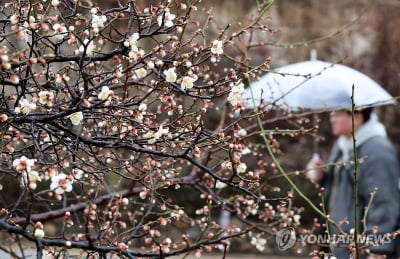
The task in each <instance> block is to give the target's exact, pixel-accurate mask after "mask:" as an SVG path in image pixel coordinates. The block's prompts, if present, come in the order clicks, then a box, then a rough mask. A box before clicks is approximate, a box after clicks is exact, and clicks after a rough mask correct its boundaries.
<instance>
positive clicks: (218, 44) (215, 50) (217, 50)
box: [211, 40, 224, 55]
mask: <svg viewBox="0 0 400 259" xmlns="http://www.w3.org/2000/svg"><path fill="white" fill-rule="evenodd" d="M223 47H224V44H223V43H222V41H220V40H214V41H213V43H212V45H211V53H212V54H216V55H221V54H222V53H224V50H223Z"/></svg>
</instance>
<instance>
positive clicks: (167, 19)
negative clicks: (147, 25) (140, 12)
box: [157, 10, 176, 27]
mask: <svg viewBox="0 0 400 259" xmlns="http://www.w3.org/2000/svg"><path fill="white" fill-rule="evenodd" d="M163 17H164V20H163ZM175 18H176V15H175V14H171V13H170V12H169V10H166V11H165V13H164V14H163V15H160V16H158V17H157V22H158V26H162V25H164V26H165V27H172V26H174V22H173V20H174V19H175Z"/></svg>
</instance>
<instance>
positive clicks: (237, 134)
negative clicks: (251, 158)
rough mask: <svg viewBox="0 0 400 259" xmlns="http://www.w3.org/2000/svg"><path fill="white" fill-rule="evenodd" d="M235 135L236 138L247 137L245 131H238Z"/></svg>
mask: <svg viewBox="0 0 400 259" xmlns="http://www.w3.org/2000/svg"><path fill="white" fill-rule="evenodd" d="M235 135H236V136H238V137H244V136H246V135H247V131H246V130H245V129H240V130H238V131H237V132H236V134H235Z"/></svg>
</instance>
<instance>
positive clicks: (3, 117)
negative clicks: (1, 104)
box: [0, 113, 8, 121]
mask: <svg viewBox="0 0 400 259" xmlns="http://www.w3.org/2000/svg"><path fill="white" fill-rule="evenodd" d="M6 120H8V116H7V114H5V113H2V114H0V121H6Z"/></svg>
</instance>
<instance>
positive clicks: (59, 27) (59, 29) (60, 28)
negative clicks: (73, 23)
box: [53, 23, 68, 40]
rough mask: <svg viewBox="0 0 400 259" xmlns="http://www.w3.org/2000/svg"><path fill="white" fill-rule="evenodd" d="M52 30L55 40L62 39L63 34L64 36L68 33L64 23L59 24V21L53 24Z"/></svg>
mask: <svg viewBox="0 0 400 259" xmlns="http://www.w3.org/2000/svg"><path fill="white" fill-rule="evenodd" d="M53 30H54V37H56V39H57V40H62V39H63V38H64V36H66V35H67V33H68V30H67V27H65V25H64V24H59V23H56V24H54V25H53Z"/></svg>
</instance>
